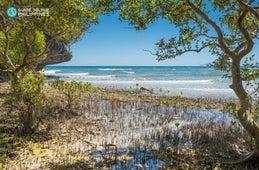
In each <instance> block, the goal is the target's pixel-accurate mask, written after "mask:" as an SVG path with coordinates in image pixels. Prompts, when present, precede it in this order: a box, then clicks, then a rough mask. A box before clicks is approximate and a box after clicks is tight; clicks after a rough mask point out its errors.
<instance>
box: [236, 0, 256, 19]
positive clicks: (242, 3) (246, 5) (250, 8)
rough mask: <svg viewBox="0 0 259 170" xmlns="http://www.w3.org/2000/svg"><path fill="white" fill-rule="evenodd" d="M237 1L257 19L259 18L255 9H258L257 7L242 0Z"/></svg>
mask: <svg viewBox="0 0 259 170" xmlns="http://www.w3.org/2000/svg"><path fill="white" fill-rule="evenodd" d="M237 2H238V3H239V4H240V5H241V6H242V7H244V8H245V9H246V10H248V11H249V12H251V13H252V14H253V15H254V16H255V17H256V18H257V19H259V13H258V12H257V11H256V10H255V9H259V7H251V6H250V5H248V4H246V3H245V2H243V1H242V0H237Z"/></svg>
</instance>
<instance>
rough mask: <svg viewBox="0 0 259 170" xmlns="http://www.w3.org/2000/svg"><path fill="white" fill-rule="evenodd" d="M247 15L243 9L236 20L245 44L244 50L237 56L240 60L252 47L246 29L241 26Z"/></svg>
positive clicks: (246, 11) (252, 44)
mask: <svg viewBox="0 0 259 170" xmlns="http://www.w3.org/2000/svg"><path fill="white" fill-rule="evenodd" d="M247 13H248V10H246V9H245V10H244V11H243V13H242V14H241V16H240V17H239V18H238V20H237V25H238V28H239V29H240V31H241V33H242V35H243V36H244V38H245V39H246V44H247V46H246V48H245V49H244V50H242V51H241V52H239V53H238V55H237V56H238V57H239V58H240V59H241V58H243V57H244V56H245V55H247V54H248V53H249V52H250V51H251V50H252V49H253V46H254V42H253V40H252V38H251V37H250V34H249V32H248V31H247V29H245V28H244V25H243V20H244V18H245V17H246V15H247Z"/></svg>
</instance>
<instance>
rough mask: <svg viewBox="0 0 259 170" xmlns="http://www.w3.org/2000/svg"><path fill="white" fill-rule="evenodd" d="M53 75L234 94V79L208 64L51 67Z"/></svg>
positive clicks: (175, 91)
mask: <svg viewBox="0 0 259 170" xmlns="http://www.w3.org/2000/svg"><path fill="white" fill-rule="evenodd" d="M43 74H45V75H47V76H49V77H51V78H61V79H64V80H68V81H70V80H76V81H82V82H90V83H92V84H93V85H94V86H95V87H110V88H116V89H127V90H129V89H135V88H136V86H138V87H145V88H148V89H150V90H151V89H152V90H154V92H156V93H162V94H163V95H164V94H169V95H179V94H180V93H181V92H182V93H183V95H184V96H192V97H204V96H207V97H208V96H209V97H233V96H235V94H234V92H233V90H232V89H230V88H229V85H230V84H231V81H230V80H229V79H222V75H223V74H224V73H223V72H221V71H218V70H215V69H214V68H212V67H205V66H171V67H159V66H66V67H64V66H47V67H45V68H44V71H43Z"/></svg>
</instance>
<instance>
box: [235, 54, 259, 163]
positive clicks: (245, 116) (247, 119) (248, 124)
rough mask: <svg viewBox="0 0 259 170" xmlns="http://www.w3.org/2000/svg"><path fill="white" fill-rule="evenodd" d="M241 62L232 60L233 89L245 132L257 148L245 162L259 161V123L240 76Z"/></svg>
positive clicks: (239, 117)
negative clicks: (254, 115)
mask: <svg viewBox="0 0 259 170" xmlns="http://www.w3.org/2000/svg"><path fill="white" fill-rule="evenodd" d="M240 61H241V59H237V58H232V68H231V72H232V85H231V88H232V89H233V90H234V92H235V93H236V95H237V97H238V99H239V102H240V108H239V109H238V112H237V116H238V119H239V121H240V123H241V124H242V126H243V127H244V128H245V130H246V131H247V132H248V133H249V134H250V135H251V136H252V137H253V138H254V139H255V146H254V150H253V153H252V154H251V155H250V156H249V157H247V158H246V159H245V160H244V161H251V160H255V161H256V160H257V161H258V160H259V126H258V123H257V122H255V121H254V120H253V117H252V114H251V113H250V112H249V108H250V107H251V100H250V96H249V95H248V94H247V92H246V91H245V89H244V87H243V84H242V77H241V74H240Z"/></svg>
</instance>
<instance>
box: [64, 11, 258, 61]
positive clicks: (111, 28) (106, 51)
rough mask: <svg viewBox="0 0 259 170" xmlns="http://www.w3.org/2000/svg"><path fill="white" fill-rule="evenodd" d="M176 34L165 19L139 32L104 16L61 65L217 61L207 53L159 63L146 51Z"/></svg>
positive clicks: (114, 17)
mask: <svg viewBox="0 0 259 170" xmlns="http://www.w3.org/2000/svg"><path fill="white" fill-rule="evenodd" d="M177 34H178V31H177V30H176V29H175V28H174V26H173V25H172V24H169V23H168V22H167V21H164V20H159V21H157V22H156V23H154V24H152V25H150V26H149V27H148V28H147V29H146V30H141V31H136V30H135V29H134V28H132V27H130V26H129V25H128V23H127V22H121V21H119V20H118V19H117V16H116V15H110V16H101V17H100V20H99V23H98V24H97V25H94V26H92V27H91V28H90V29H89V31H88V32H87V33H85V34H84V35H83V37H82V39H81V40H80V41H78V42H77V43H75V44H73V45H72V46H71V48H70V49H71V51H72V55H73V58H72V59H71V60H70V61H69V62H66V63H62V64H59V65H62V66H200V65H205V64H208V63H210V62H212V61H213V60H214V59H215V56H212V55H211V54H210V53H209V52H208V51H206V50H204V51H202V52H200V53H187V54H184V55H182V56H179V57H177V58H176V59H169V60H165V61H160V62H158V61H157V60H156V56H154V55H152V54H150V53H149V52H147V51H146V50H149V51H152V52H155V43H156V42H158V41H159V40H160V39H161V38H170V37H172V36H177ZM257 44H258V43H257ZM257 46H258V45H257ZM257 53H258V51H257Z"/></svg>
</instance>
